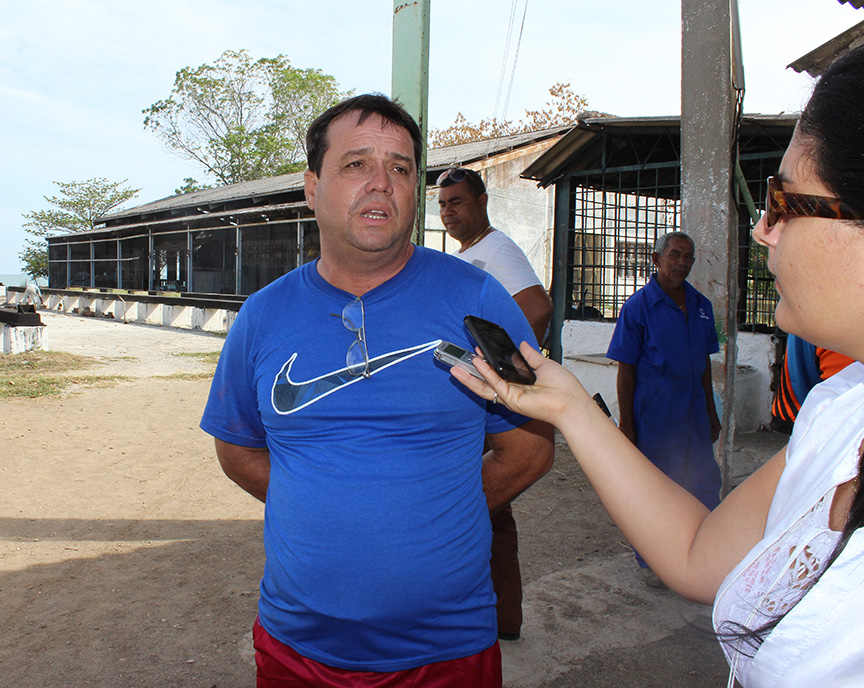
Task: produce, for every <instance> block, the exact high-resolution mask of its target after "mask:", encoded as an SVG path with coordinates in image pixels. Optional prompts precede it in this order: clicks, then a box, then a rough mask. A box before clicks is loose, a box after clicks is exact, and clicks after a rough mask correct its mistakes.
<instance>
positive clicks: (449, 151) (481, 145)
mask: <svg viewBox="0 0 864 688" xmlns="http://www.w3.org/2000/svg"><path fill="white" fill-rule="evenodd" d="M570 129H571V126H570V125H567V126H563V127H552V128H551V129H542V130H540V131H529V132H525V133H523V134H511V135H510V136H501V137H500V138H497V139H487V140H486V141H472V142H471V143H460V144H456V145H455V146H444V147H443V148H433V149H431V150H429V151H428V152H427V153H426V169H427V170H430V171H432V170H443V169H446V168H448V167H450V166H452V165H467V164H469V163H472V162H476V161H478V160H483V159H484V158H490V157H492V156H494V155H498V154H500V153H503V152H505V151H510V150H515V149H516V148H521V147H522V146H527V145H530V144H532V143H537V142H538V141H544V140H546V139H549V138H552V137H553V136H561V135H563V134H564V133H565V132H567V131H569V130H570Z"/></svg>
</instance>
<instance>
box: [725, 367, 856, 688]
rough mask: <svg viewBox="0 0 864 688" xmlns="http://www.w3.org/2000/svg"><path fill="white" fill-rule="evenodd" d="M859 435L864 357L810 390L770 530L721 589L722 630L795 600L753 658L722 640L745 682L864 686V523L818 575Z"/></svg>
mask: <svg viewBox="0 0 864 688" xmlns="http://www.w3.org/2000/svg"><path fill="white" fill-rule="evenodd" d="M862 440H864V366H862V365H861V364H860V363H854V364H852V365H851V366H849V367H848V368H846V369H845V370H843V371H841V372H840V373H838V374H837V375H835V376H833V377H832V378H830V379H829V380H827V381H826V382H823V383H822V384H820V385H818V386H817V387H815V388H813V390H811V392H810V394H808V395H807V399H806V401H805V402H804V405H803V406H802V408H801V411H800V413H799V414H798V419H797V420H796V422H795V428H794V431H793V433H792V437H791V438H790V441H789V445H788V447H787V450H786V467H785V468H784V470H783V474H782V476H781V477H780V481H779V483H778V485H777V490H776V492H775V494H774V499H773V500H772V502H771V509H770V511H769V513H768V521H767V523H766V527H765V536H764V538H763V539H762V540H761V541H760V542H759V543H758V544H757V545H756V546H755V547H754V548H753V549H752V550H751V551H750V552H749V553H748V554H747V556H746V557H744V559H743V560H742V561H741V562H740V563H739V564H738V566H736V567H735V568H734V569H733V570H732V572H731V573H730V574H729V575H728V576H727V577H726V580H725V581H724V582H723V585H722V586H721V587H720V590H719V591H718V593H717V597H716V599H715V602H714V628H715V630H717V631H718V632H721V633H723V632H729V631H732V632H735V631H737V630H740V628H736V627H735V624H740V625H741V626H744V627H746V628H749V629H755V628H759V627H760V626H762V625H763V624H764V623H765V622H766V621H769V620H770V619H772V618H774V617H776V616H779V615H782V614H784V613H786V612H787V611H788V610H790V609H791V611H788V614H786V616H785V617H784V618H783V620H782V621H781V622H780V623H779V624H778V625H777V626H776V627H775V628H774V630H772V631H771V633H770V634H769V635H768V636H767V637H766V639H765V641H764V642H763V643H762V645H761V647H759V649H758V651H756V653H755V655H754V656H753V657H752V659H751V658H750V657H747V656H746V655H745V654H742V653H741V652H739V651H738V649H741V650H743V652H745V653H746V652H748V646H747V645H746V643H741V642H733V643H731V644H730V643H723V651H724V652H725V653H726V658H727V660H728V661H729V664H730V666H731V667H732V672H733V673H734V675H735V676H736V678H737V679H738V681H740V682H741V684H742V685H743V686H744V688H769V687H772V688H781V687H782V688H798V687H800V688H805V687H806V688H811V687H813V686H832V688H838V687H844V686H850V687H851V686H862V685H864V623H862V619H864V529H859V530H858V531H856V532H855V533H854V534H853V536H852V538H851V539H850V541H849V542H848V543H847V545H846V547H845V548H844V550H843V552H842V553H841V555H840V556H839V557H838V559H837V560H836V561H835V562H834V563H833V564H832V565H831V566H830V567H829V568H828V569H827V570H826V571H825V572H824V573H823V574H822V577H821V578H820V579H819V580H818V582H817V583H816V584H815V585H814V583H813V581H814V580H815V579H816V577H817V576H818V574H819V573H820V572H822V570H823V568H824V566H825V563H826V560H827V558H828V557H829V556H830V554H831V552H832V551H833V549H834V546H835V544H836V542H837V539H838V538H839V535H840V534H839V533H837V532H834V531H832V530H831V529H830V528H829V527H828V517H829V514H830V509H831V503H832V500H833V496H834V491H835V489H836V487H837V486H838V485H841V484H842V483H845V482H847V481H849V480H851V479H852V478H854V477H855V476H856V475H857V474H858V463H859V457H860V450H861V444H862ZM749 653H750V654H752V653H753V649H752V647H750V648H749Z"/></svg>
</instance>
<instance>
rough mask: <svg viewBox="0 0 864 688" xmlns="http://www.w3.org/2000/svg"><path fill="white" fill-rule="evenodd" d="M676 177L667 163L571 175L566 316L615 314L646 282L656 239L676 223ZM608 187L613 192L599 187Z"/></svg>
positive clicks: (608, 316)
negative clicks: (570, 222) (646, 167)
mask: <svg viewBox="0 0 864 688" xmlns="http://www.w3.org/2000/svg"><path fill="white" fill-rule="evenodd" d="M670 173H671V174H670ZM678 179H679V177H678V173H677V169H676V167H675V166H669V165H663V166H662V167H657V168H654V169H653V170H638V171H635V174H634V170H633V169H630V168H627V169H621V170H619V171H617V172H616V171H607V172H605V173H602V174H597V173H594V174H590V173H588V174H581V175H574V176H573V177H572V186H571V188H572V194H571V208H572V215H571V217H572V218H573V227H572V231H571V233H570V242H569V250H568V258H569V260H568V263H569V264H568V270H567V275H568V278H569V283H568V285H567V293H568V295H569V298H570V304H569V307H568V317H569V318H576V319H599V318H604V319H614V318H617V317H618V313H619V311H620V310H621V306H622V305H623V304H624V302H625V301H626V300H627V298H628V297H629V296H630V295H631V294H632V293H633V292H635V291H636V290H637V289H639V288H640V287H642V286H643V285H645V283H646V282H647V281H648V278H649V277H650V276H651V273H652V272H653V266H652V263H651V252H652V251H653V249H654V242H655V241H656V240H657V237H658V236H660V235H661V234H665V233H667V232H671V231H675V230H677V229H678V228H679V226H680V217H681V203H680V201H678V200H677V198H676V197H677V194H678ZM633 181H635V184H633V183H632V182H633ZM627 182H631V183H630V184H627ZM610 186H611V188H614V189H615V190H614V191H606V190H603V189H604V188H608V187H610Z"/></svg>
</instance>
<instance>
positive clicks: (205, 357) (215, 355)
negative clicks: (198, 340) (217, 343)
mask: <svg viewBox="0 0 864 688" xmlns="http://www.w3.org/2000/svg"><path fill="white" fill-rule="evenodd" d="M174 355H175V356H185V357H186V358H195V359H198V360H199V361H202V362H204V363H212V364H213V365H216V364H217V363H218V362H219V352H218V351H197V352H195V351H182V352H180V353H176V354H174Z"/></svg>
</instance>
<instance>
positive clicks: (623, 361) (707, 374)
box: [606, 232, 721, 586]
mask: <svg viewBox="0 0 864 688" xmlns="http://www.w3.org/2000/svg"><path fill="white" fill-rule="evenodd" d="M694 251H695V245H694V243H693V240H692V239H691V238H690V237H689V236H688V235H687V234H685V233H684V232H670V233H668V234H664V235H663V236H661V237H660V238H659V239H658V240H657V243H656V245H655V246H654V253H653V254H652V255H651V260H652V262H653V263H654V265H655V267H656V268H657V272H656V274H654V275H652V276H651V280H650V281H649V282H648V284H646V285H645V286H644V287H643V288H642V289H640V290H639V291H637V292H636V293H635V294H633V295H632V296H631V297H630V298H629V299H628V300H627V302H626V303H625V304H624V306H623V307H622V309H621V313H620V314H619V316H618V323H617V325H616V326H615V332H614V334H613V335H612V341H611V342H610V343H609V350H608V352H607V353H606V355H607V356H608V357H609V358H611V359H614V360H616V361H618V407H619V415H620V422H619V427H620V428H621V431H622V432H623V433H624V434H625V435H626V436H627V437H628V438H629V439H630V441H631V442H633V444H635V445H636V446H637V447H639V449H640V450H641V451H642V453H644V454H645V456H647V457H648V458H649V459H651V461H652V462H653V463H654V465H655V466H657V467H658V468H659V469H660V470H661V471H663V472H664V473H665V474H666V475H668V476H669V477H670V478H672V479H673V480H674V481H675V482H677V483H678V484H679V485H681V486H682V487H683V488H685V489H686V490H687V491H688V492H690V493H691V494H692V495H693V496H694V497H696V498H697V499H699V501H701V502H702V503H703V504H704V505H705V506H706V507H708V508H709V509H713V508H714V507H716V506H717V505H718V504H719V503H720V485H721V478H720V469H719V468H718V466H717V462H716V461H715V459H714V450H713V448H712V446H711V445H712V444H713V443H714V442H715V441H716V440H717V438H718V437H719V436H720V419H719V418H718V416H717V410H716V408H715V406H714V394H713V390H712V386H711V361H710V359H709V358H708V356H709V354H712V353H715V352H716V351H719V346H718V343H717V332H716V330H715V329H714V312H713V310H712V308H711V302H710V301H709V300H708V299H707V298H705V297H704V296H703V295H702V294H700V293H699V292H698V291H696V289H694V288H693V287H692V286H691V285H690V284H689V283H687V282H686V281H685V280H686V279H687V276H688V275H689V274H690V269H691V268H692V267H693V262H694V261H695V256H694ZM636 559H637V561H638V562H639V566H640V567H642V568H643V577H644V578H645V581H646V582H647V583H648V584H649V585H655V586H656V584H657V583H659V580H655V578H656V577H655V576H653V574H652V572H651V570H650V569H648V568H647V564H646V563H645V562H644V561H643V560H642V558H641V557H640V556H639V554H638V552H637V553H636ZM660 585H662V583H661V584H660Z"/></svg>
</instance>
